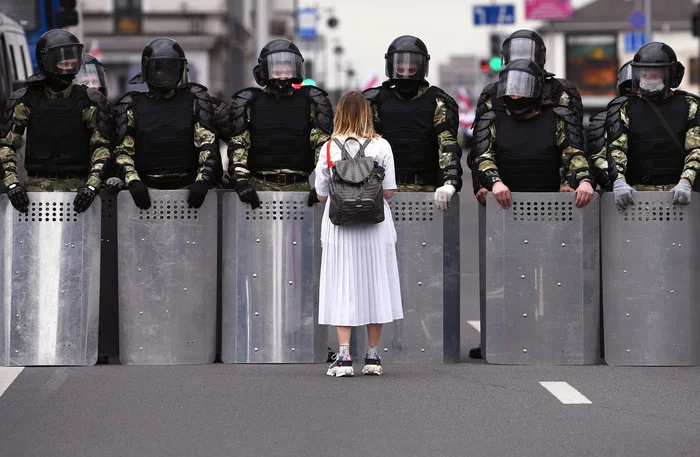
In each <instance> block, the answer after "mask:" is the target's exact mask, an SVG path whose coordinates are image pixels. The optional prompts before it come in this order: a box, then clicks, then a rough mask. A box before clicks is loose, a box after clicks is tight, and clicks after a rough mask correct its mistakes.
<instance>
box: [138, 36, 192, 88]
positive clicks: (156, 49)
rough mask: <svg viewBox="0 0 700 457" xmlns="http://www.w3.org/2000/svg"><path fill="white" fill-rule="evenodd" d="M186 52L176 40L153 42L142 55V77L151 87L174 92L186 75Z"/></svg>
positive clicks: (165, 39) (157, 40)
mask: <svg viewBox="0 0 700 457" xmlns="http://www.w3.org/2000/svg"><path fill="white" fill-rule="evenodd" d="M186 66H187V59H186V58H185V51H184V50H183V49H182V46H180V43H178V42H177V41H175V40H171V39H170V38H156V39H155V40H151V41H150V42H149V43H148V44H147V45H146V47H145V48H143V53H142V54H141V75H142V77H143V79H144V81H146V83H148V85H149V86H151V87H155V88H158V89H166V90H172V89H175V88H176V87H178V85H179V84H180V81H182V79H183V77H184V74H185V67H186Z"/></svg>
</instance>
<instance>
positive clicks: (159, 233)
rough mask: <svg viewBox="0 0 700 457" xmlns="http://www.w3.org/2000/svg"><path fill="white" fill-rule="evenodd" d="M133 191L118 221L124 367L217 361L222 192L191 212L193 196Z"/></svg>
mask: <svg viewBox="0 0 700 457" xmlns="http://www.w3.org/2000/svg"><path fill="white" fill-rule="evenodd" d="M150 195H151V202H152V206H151V208H150V209H148V210H145V211H144V210H140V209H139V208H138V207H136V205H135V204H134V202H133V200H132V198H131V195H130V194H129V192H120V193H119V195H118V198H117V206H118V212H119V218H118V220H117V231H118V239H119V246H118V251H119V322H120V326H119V330H120V332H119V357H120V359H121V361H122V363H123V364H126V365H179V364H207V363H212V362H213V361H214V358H215V356H216V286H217V284H216V268H217V265H216V257H217V242H216V240H217V220H216V218H217V214H216V193H215V192H209V193H208V194H207V198H206V199H205V201H204V204H203V205H202V206H201V207H200V208H199V209H194V208H188V205H187V195H188V191H187V190H154V189H150Z"/></svg>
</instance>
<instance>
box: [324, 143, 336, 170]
mask: <svg viewBox="0 0 700 457" xmlns="http://www.w3.org/2000/svg"><path fill="white" fill-rule="evenodd" d="M326 162H328V168H331V167H335V164H334V163H333V161H332V160H331V141H330V140H328V143H326Z"/></svg>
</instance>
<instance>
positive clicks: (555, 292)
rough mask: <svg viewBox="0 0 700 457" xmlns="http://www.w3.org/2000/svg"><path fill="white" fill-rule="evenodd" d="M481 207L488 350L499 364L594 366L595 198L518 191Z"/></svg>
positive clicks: (597, 306) (597, 265)
mask: <svg viewBox="0 0 700 457" xmlns="http://www.w3.org/2000/svg"><path fill="white" fill-rule="evenodd" d="M511 195H512V201H513V204H512V206H511V207H510V208H508V209H505V210H504V209H502V208H501V207H500V206H499V204H498V202H497V201H496V199H495V198H494V197H493V194H489V195H488V201H487V207H486V267H485V272H486V316H485V327H486V347H485V357H486V360H487V362H489V363H497V364H525V365H530V364H556V365H584V364H595V363H598V359H599V346H600V343H599V338H598V337H599V320H600V276H599V274H600V262H599V251H598V248H599V244H598V240H599V212H598V209H599V199H598V195H597V194H595V195H594V196H593V200H592V201H591V202H590V203H588V205H586V206H585V207H583V208H577V207H576V206H575V205H574V198H575V197H574V194H573V193H519V192H514V193H512V194H511Z"/></svg>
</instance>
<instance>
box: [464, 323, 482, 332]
mask: <svg viewBox="0 0 700 457" xmlns="http://www.w3.org/2000/svg"><path fill="white" fill-rule="evenodd" d="M467 324H469V325H471V326H472V327H474V328H475V329H476V331H477V332H479V333H481V321H467Z"/></svg>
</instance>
